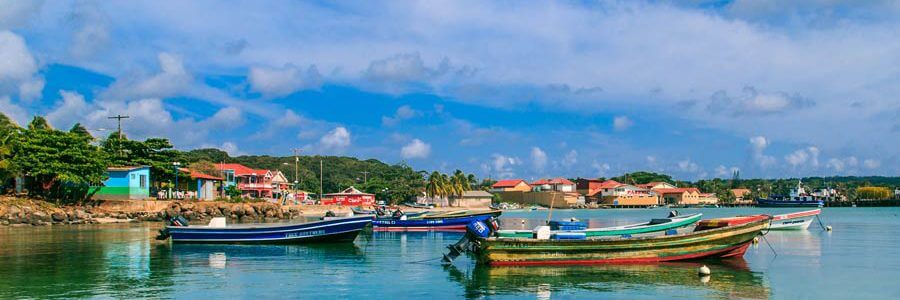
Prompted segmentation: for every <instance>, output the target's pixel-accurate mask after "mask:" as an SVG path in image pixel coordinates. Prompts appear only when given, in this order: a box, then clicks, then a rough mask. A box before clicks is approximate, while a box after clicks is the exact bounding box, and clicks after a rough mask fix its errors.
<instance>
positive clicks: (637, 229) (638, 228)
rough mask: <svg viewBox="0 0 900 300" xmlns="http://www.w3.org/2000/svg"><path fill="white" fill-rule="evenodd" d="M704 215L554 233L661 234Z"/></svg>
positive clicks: (507, 233)
mask: <svg viewBox="0 0 900 300" xmlns="http://www.w3.org/2000/svg"><path fill="white" fill-rule="evenodd" d="M702 216H703V214H692V215H687V216H684V217H681V218H673V219H672V221H671V222H667V223H660V224H649V223H641V224H634V225H627V226H617V227H605V228H588V229H585V230H568V231H554V232H579V233H584V235H585V236H586V237H599V236H620V235H626V234H631V235H633V234H641V233H650V232H660V231H666V230H669V229H674V228H679V227H684V226H688V225H691V224H694V223H696V222H697V221H699V220H700V218H701V217H702ZM498 234H499V235H500V237H503V238H530V237H532V236H533V235H534V233H533V231H531V230H500V231H498Z"/></svg>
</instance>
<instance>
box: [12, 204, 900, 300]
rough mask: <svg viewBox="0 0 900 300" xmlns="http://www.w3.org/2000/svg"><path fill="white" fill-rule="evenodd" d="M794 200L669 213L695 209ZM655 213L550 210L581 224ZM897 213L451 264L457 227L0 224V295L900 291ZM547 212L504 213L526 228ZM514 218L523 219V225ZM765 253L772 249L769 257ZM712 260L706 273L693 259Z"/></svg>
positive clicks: (852, 211) (807, 295)
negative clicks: (445, 255)
mask: <svg viewBox="0 0 900 300" xmlns="http://www.w3.org/2000/svg"><path fill="white" fill-rule="evenodd" d="M795 210H798V209H724V208H723V209H682V210H680V211H681V212H682V213H692V212H703V213H704V215H705V216H704V217H724V216H733V215H738V214H751V213H763V212H768V213H781V212H788V211H795ZM666 213H667V210H664V209H632V210H554V211H553V217H554V218H569V217H577V218H580V219H582V220H588V221H589V222H590V223H591V226H612V225H622V224H629V223H635V222H641V221H645V220H647V219H649V218H652V217H660V216H664V215H666ZM898 214H900V209H897V208H826V209H825V211H824V213H823V215H822V219H823V221H824V222H825V223H826V224H828V225H831V226H832V227H833V228H834V231H832V232H830V233H829V232H825V231H823V230H822V229H821V228H820V227H819V225H818V224H817V223H813V225H812V226H811V227H810V230H808V231H796V232H775V231H772V232H770V233H769V234H768V235H767V236H766V239H767V240H768V242H769V243H771V245H772V246H773V248H774V251H773V250H772V249H770V248H769V247H768V246H767V245H766V243H765V242H761V243H760V244H759V245H756V246H753V247H751V248H750V249H749V250H748V252H747V254H746V255H745V256H744V259H742V260H740V259H739V260H727V261H721V262H717V261H701V262H689V263H671V264H652V265H631V266H628V265H625V266H623V265H614V266H579V267H505V268H497V267H493V268H488V267H481V266H476V265H475V264H474V263H473V262H472V261H471V260H469V259H467V258H460V259H458V260H457V261H456V262H455V264H454V265H453V266H452V267H443V266H441V265H440V263H439V261H438V260H437V259H438V258H439V257H440V256H441V253H442V251H443V250H444V247H445V246H446V245H448V244H450V243H453V242H456V241H457V240H458V239H459V238H460V237H461V236H462V235H461V234H458V233H382V232H375V233H370V232H369V233H364V234H363V235H361V236H360V237H359V238H358V239H357V240H356V242H355V244H352V245H317V246H300V245H296V246H294V245H288V246H244V245H241V246H237V245H234V246H229V245H172V244H170V243H168V242H159V241H156V240H154V239H153V236H154V235H155V232H156V229H158V228H159V226H160V224H121V225H84V226H56V227H17V228H12V227H0V299H10V298H137V297H151V298H211V299H215V298H285V297H288V298H306V299H309V298H323V297H324V298H326V299H330V298H384V297H389V298H424V297H429V298H435V299H446V298H492V299H493V298H496V299H521V298H524V299H535V298H537V299H548V298H552V299H567V298H621V299H659V298H687V299H697V298H713V299H733V298H756V299H758V298H774V299H870V298H882V299H884V298H892V299H897V298H900V286H898V285H897V284H896V283H895V282H896V281H897V280H898V278H900V218H898ZM546 217H547V211H535V212H506V213H504V215H503V217H502V219H503V226H504V227H506V228H530V227H533V226H535V225H537V224H539V223H541V222H543V220H544V219H545V218H546ZM523 220H524V221H525V224H524V225H523V224H522V221H523ZM775 253H777V255H776V254H775ZM702 264H706V265H708V266H709V267H710V268H711V269H712V272H713V274H712V276H711V277H710V278H709V280H708V281H705V280H701V279H700V278H699V277H698V276H697V275H696V271H697V268H698V267H699V266H700V265H702Z"/></svg>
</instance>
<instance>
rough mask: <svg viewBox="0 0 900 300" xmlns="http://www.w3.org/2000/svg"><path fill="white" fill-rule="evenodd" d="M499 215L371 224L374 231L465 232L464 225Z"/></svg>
mask: <svg viewBox="0 0 900 300" xmlns="http://www.w3.org/2000/svg"><path fill="white" fill-rule="evenodd" d="M498 215H500V212H499V211H498V212H488V213H482V214H473V215H465V216H453V217H446V218H421V219H411V220H401V219H400V218H393V217H392V218H377V219H375V221H373V222H372V226H373V230H375V231H450V232H465V231H466V225H468V224H469V223H472V222H475V221H486V220H487V219H489V218H491V217H495V216H498Z"/></svg>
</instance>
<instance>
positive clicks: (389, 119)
mask: <svg viewBox="0 0 900 300" xmlns="http://www.w3.org/2000/svg"><path fill="white" fill-rule="evenodd" d="M420 115H422V112H420V111H418V110H415V109H413V108H412V107H410V106H409V105H403V106H400V107H399V108H397V111H396V112H394V115H393V116H382V117H381V124H382V125H384V126H395V125H397V124H399V123H400V122H402V121H403V120H409V119H412V118H415V117H417V116H420Z"/></svg>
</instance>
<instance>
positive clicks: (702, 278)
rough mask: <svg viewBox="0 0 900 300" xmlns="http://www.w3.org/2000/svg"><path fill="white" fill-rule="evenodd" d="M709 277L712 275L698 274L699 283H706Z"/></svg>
mask: <svg viewBox="0 0 900 300" xmlns="http://www.w3.org/2000/svg"><path fill="white" fill-rule="evenodd" d="M710 278H712V276H709V275H700V283H703V284H707V283H709V279H710Z"/></svg>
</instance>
